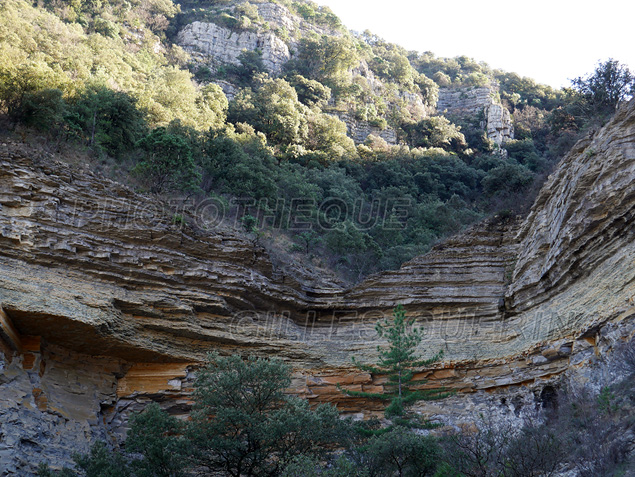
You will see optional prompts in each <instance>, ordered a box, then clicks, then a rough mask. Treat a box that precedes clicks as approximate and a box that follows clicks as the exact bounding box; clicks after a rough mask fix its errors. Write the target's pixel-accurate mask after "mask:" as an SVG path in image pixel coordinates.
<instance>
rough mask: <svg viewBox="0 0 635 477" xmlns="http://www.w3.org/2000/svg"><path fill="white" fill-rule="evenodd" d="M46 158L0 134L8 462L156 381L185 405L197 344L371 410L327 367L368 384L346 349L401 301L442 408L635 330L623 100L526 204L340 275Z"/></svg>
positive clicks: (447, 410) (106, 415)
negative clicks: (426, 246) (384, 267)
mask: <svg viewBox="0 0 635 477" xmlns="http://www.w3.org/2000/svg"><path fill="white" fill-rule="evenodd" d="M57 159H58V158H56V157H55V156H52V155H49V154H46V153H43V152H41V151H39V150H38V149H35V148H31V147H29V146H26V145H23V144H16V143H6V144H0V307H1V311H0V337H1V340H0V343H1V344H0V351H1V353H0V357H1V359H0V426H1V428H0V466H2V468H3V469H5V472H6V473H7V474H8V475H29V474H30V473H32V472H33V469H34V468H35V466H36V465H37V462H39V461H40V460H47V461H49V462H51V463H52V464H53V465H54V466H59V465H62V464H63V463H64V462H68V460H69V459H70V453H71V449H78V450H80V451H81V450H85V449H86V446H87V445H88V442H90V441H91V440H94V439H98V438H101V439H116V438H117V436H121V435H123V433H124V432H125V426H126V420H127V415H128V414H129V413H130V412H131V411H133V410H138V409H141V408H142V407H143V406H144V405H145V404H146V403H147V402H149V401H151V400H158V401H160V402H161V403H162V405H163V406H164V407H166V408H168V409H170V411H171V412H172V413H175V414H179V413H186V412H187V410H188V406H189V398H188V393H189V391H190V390H191V384H192V379H193V375H194V373H195V370H196V366H197V365H198V364H199V363H200V362H201V361H202V360H203V359H204V356H205V353H206V352H208V351H210V350H219V351H220V352H222V353H233V352H239V353H242V354H247V353H253V354H257V355H261V356H278V357H281V358H283V359H285V360H288V361H289V362H291V363H292V364H293V365H294V367H295V370H296V371H295V380H294V388H295V390H296V392H297V393H299V394H300V395H302V396H305V397H306V398H308V399H310V400H311V401H312V402H323V401H330V402H334V403H336V404H337V406H338V408H339V409H340V410H341V411H343V412H348V413H369V412H376V411H379V409H378V408H377V407H376V406H377V404H375V403H367V402H363V401H362V400H358V399H355V398H349V397H346V396H343V395H342V394H341V393H338V392H337V390H336V389H335V384H336V383H338V382H340V383H345V384H349V385H351V386H357V387H358V389H377V387H378V386H381V385H382V383H381V382H380V381H374V380H373V379H372V377H371V376H369V375H367V374H364V373H360V372H358V371H357V370H355V369H354V368H352V367H351V366H350V358H351V356H357V357H358V358H360V359H361V360H363V361H372V360H373V359H374V358H375V357H376V345H377V343H378V341H377V337H376V335H375V334H374V331H373V327H374V323H375V322H376V320H377V319H378V318H379V317H380V316H382V315H383V314H386V313H390V311H391V309H392V308H393V307H394V306H395V305H397V304H400V303H401V304H403V305H404V306H405V308H406V310H407V313H408V314H410V315H412V316H416V317H417V319H418V320H419V322H421V323H422V324H423V325H424V326H425V329H426V332H427V339H426V340H425V343H424V345H422V349H421V351H422V352H423V353H434V352H436V351H437V350H438V349H443V350H444V351H445V361H444V362H443V363H440V364H438V365H437V366H436V367H435V368H434V369H431V370H422V376H427V377H428V378H429V379H431V380H432V381H433V383H435V384H443V385H446V386H448V387H452V388H455V389H457V390H459V391H460V392H459V393H458V394H457V395H456V396H454V397H453V398H452V399H451V400H449V401H444V402H442V403H437V404H435V405H428V406H423V407H421V411H422V412H426V413H427V414H430V415H437V416H439V418H442V419H443V420H445V421H446V422H448V423H454V422H459V421H461V420H465V419H469V414H470V413H472V412H474V410H479V409H484V408H488V409H499V410H500V412H501V413H506V412H508V413H510V414H509V415H510V416H516V417H518V416H523V415H527V414H528V413H531V412H535V409H536V407H539V406H540V402H541V401H540V400H541V399H542V398H541V396H543V395H544V394H545V389H547V387H549V386H555V385H556V384H557V382H558V380H559V379H560V376H563V375H565V374H567V375H575V374H576V373H578V374H580V373H582V374H584V373H587V371H585V370H588V369H591V368H590V366H594V365H595V364H594V363H596V362H597V360H599V359H601V358H602V357H604V356H607V355H609V354H610V352H611V349H612V347H613V345H614V344H615V343H617V342H619V341H620V340H624V339H627V338H630V337H632V334H633V331H634V324H633V317H634V316H635V305H634V300H635V298H634V297H635V262H633V257H635V240H634V238H635V226H634V225H633V224H634V223H635V222H634V221H633V214H634V211H635V189H634V188H633V186H632V178H633V177H635V101H632V102H630V103H628V104H626V105H623V106H622V108H621V109H620V110H619V112H618V114H617V115H616V116H615V118H614V119H613V120H612V121H611V122H609V123H608V124H607V125H606V126H605V127H604V128H603V129H602V130H600V131H599V132H598V133H596V134H595V135H594V136H593V137H590V138H588V139H586V140H583V141H581V142H580V143H579V144H578V145H576V147H575V148H574V149H573V150H572V151H571V153H570V154H569V155H568V156H567V157H566V158H565V159H564V160H563V161H562V163H561V164H560V165H559V166H558V168H557V170H556V171H555V172H554V173H553V175H552V176H551V177H550V179H549V180H548V182H547V183H546V185H545V186H544V188H543V190H542V191H541V192H540V194H539V197H538V199H537V201H536V203H535V205H534V207H533V209H532V211H531V213H530V215H529V217H528V218H527V219H526V220H524V221H522V222H521V223H516V222H512V223H500V222H497V221H496V220H493V221H490V222H487V223H484V224H481V225H479V226H476V227H474V228H472V229H470V230H468V231H467V232H466V233H464V234H462V235H460V236H457V237H454V238H452V239H450V240H448V241H446V242H444V243H443V244H440V245H439V246H437V247H436V248H435V249H434V250H433V251H432V252H431V253H429V254H427V255H425V256H422V257H418V258H416V259H414V260H412V261H411V262H409V263H407V264H405V265H404V266H403V267H402V268H401V269H400V270H398V271H392V272H385V273H381V274H378V275H375V276H372V277H370V278H368V279H367V280H365V281H364V282H362V283H360V284H358V285H357V286H355V287H354V288H352V289H343V288H342V287H340V286H339V285H338V284H337V283H334V282H333V283H330V282H328V281H321V280H319V279H316V278H315V277H311V273H310V272H301V271H300V270H298V272H297V273H293V274H290V273H283V272H282V271H281V270H278V269H277V268H276V267H274V266H273V265H272V262H271V261H270V260H269V258H268V257H267V254H266V253H265V251H264V250H263V249H262V248H260V247H258V246H257V245H255V244H254V243H253V242H252V241H250V240H248V239H246V238H244V237H243V236H241V235H240V234H238V233H236V232H235V231H233V230H232V229H230V228H224V227H222V226H220V225H219V224H218V223H217V221H216V220H214V214H213V213H212V211H211V207H210V204H206V203H203V204H199V205H198V208H195V207H194V206H192V207H189V208H186V210H183V208H182V207H181V208H180V209H178V213H179V214H183V215H184V216H185V217H186V222H187V224H185V225H181V224H179V225H176V224H174V223H173V217H174V214H175V210H176V209H175V205H174V204H172V205H169V204H160V203H157V202H156V200H154V199H153V198H152V197H145V196H142V195H138V194H135V193H133V192H132V191H130V190H128V189H126V188H124V187H122V186H120V185H118V184H116V183H114V182H111V181H109V180H106V179H104V178H103V177H101V176H99V175H97V174H93V173H91V172H89V171H87V170H83V169H82V168H81V167H78V166H69V165H68V164H67V163H63V162H60V161H58V160H57ZM179 222H180V221H179ZM506 397H513V398H514V399H511V398H510V399H509V400H506V399H507V398H506ZM502 398H505V399H502ZM503 402H506V403H508V404H502V403H503Z"/></svg>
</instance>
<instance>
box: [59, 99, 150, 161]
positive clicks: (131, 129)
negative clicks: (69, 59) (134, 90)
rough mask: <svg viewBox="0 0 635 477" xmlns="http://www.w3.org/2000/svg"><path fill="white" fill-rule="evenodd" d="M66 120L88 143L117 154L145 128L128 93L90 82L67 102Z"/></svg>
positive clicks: (126, 147) (140, 113) (129, 145)
mask: <svg viewBox="0 0 635 477" xmlns="http://www.w3.org/2000/svg"><path fill="white" fill-rule="evenodd" d="M68 109H69V111H68V114H67V115H66V122H67V123H68V125H69V127H70V128H71V130H74V131H78V132H79V133H80V135H81V137H83V138H84V139H85V140H86V142H87V143H88V145H89V146H97V147H103V148H104V149H105V150H106V151H107V152H108V153H110V154H112V155H114V156H119V155H121V154H123V153H124V152H125V151H130V150H131V149H132V147H133V146H134V144H135V143H136V141H137V140H138V139H139V137H140V136H141V135H142V133H143V132H144V130H145V126H146V125H145V120H144V116H143V113H142V112H141V111H140V110H139V109H138V108H137V100H136V99H135V98H133V97H132V96H130V95H129V94H128V93H124V92H122V91H113V90H111V89H109V88H107V87H105V86H91V87H88V88H87V89H86V90H85V91H84V92H82V93H81V94H80V95H79V96H78V97H77V98H75V100H74V101H73V102H72V103H71V105H70V106H69V108H68Z"/></svg>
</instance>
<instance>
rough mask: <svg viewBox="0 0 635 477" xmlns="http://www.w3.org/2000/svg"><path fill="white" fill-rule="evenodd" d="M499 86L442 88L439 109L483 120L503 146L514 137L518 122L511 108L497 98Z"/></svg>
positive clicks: (490, 132) (489, 131) (491, 133)
mask: <svg viewBox="0 0 635 477" xmlns="http://www.w3.org/2000/svg"><path fill="white" fill-rule="evenodd" d="M496 94H497V89H496V88H494V87H492V86H483V87H481V88H456V89H454V88H441V89H440V90H439V101H438V103H437V111H438V112H439V113H443V114H447V115H449V116H458V117H461V118H466V119H471V120H473V121H474V120H475V121H478V122H479V126H480V127H481V129H483V130H484V131H485V132H486V133H487V137H488V138H489V139H490V140H492V141H493V142H494V143H495V144H498V145H499V146H500V145H502V144H504V143H506V142H507V141H510V140H512V139H514V124H513V122H512V118H511V114H510V113H509V110H508V109H507V108H505V107H504V106H503V105H501V104H500V102H497V101H496V100H495V97H496Z"/></svg>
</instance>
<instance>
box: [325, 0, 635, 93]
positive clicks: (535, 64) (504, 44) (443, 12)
mask: <svg viewBox="0 0 635 477" xmlns="http://www.w3.org/2000/svg"><path fill="white" fill-rule="evenodd" d="M316 1H317V3H318V4H321V5H328V6H329V7H330V8H331V9H332V10H333V12H335V14H337V15H338V16H339V17H340V18H341V19H342V21H343V22H344V24H345V25H346V26H347V27H348V28H350V29H352V30H358V31H363V30H365V29H369V30H371V31H372V32H373V33H375V34H377V35H379V36H381V37H382V38H384V39H385V40H387V41H390V42H393V43H397V44H399V45H401V46H403V47H404V48H406V49H408V50H416V51H432V52H433V53H435V54H436V55H437V56H449V57H454V56H459V55H467V56H470V57H473V58H474V59H475V60H477V61H485V62H486V63H488V64H489V65H490V66H491V67H493V68H501V69H503V70H505V71H513V72H516V73H518V74H520V75H522V76H529V77H531V78H534V79H535V80H537V81H539V82H541V83H546V84H549V85H551V86H554V87H560V86H569V81H568V79H570V78H574V77H576V76H583V75H585V74H587V73H590V72H592V71H593V69H594V68H595V66H596V64H597V62H598V60H602V61H604V60H607V59H608V58H613V59H615V60H618V61H619V62H620V63H624V64H626V65H628V67H629V68H630V70H631V72H633V73H635V2H634V1H633V0H602V1H598V2H591V1H588V0H577V1H570V0H533V1H515V0H506V1H503V0H480V1H479V0H434V1H425V0H423V1H413V0H316Z"/></svg>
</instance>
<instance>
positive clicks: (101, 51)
mask: <svg viewBox="0 0 635 477" xmlns="http://www.w3.org/2000/svg"><path fill="white" fill-rule="evenodd" d="M277 3H280V4H282V5H285V6H286V7H287V8H289V9H290V11H291V12H292V13H293V14H295V15H297V16H298V17H300V18H302V19H304V21H306V22H308V24H310V25H315V26H316V27H319V28H321V29H322V31H331V32H332V33H333V34H324V35H318V34H317V33H315V32H313V33H307V34H306V35H304V36H298V35H299V33H298V30H297V29H296V30H295V31H294V32H292V33H289V32H284V31H281V30H276V34H277V35H279V36H280V38H286V39H287V40H288V41H291V40H293V41H294V43H293V45H295V46H296V48H297V51H295V55H294V57H293V59H292V60H291V61H289V62H288V63H287V64H286V65H285V68H284V71H283V72H282V73H281V75H280V76H279V77H272V76H270V75H269V74H268V73H267V72H266V71H265V68H264V66H263V63H262V57H261V52H258V51H257V50H256V51H245V52H243V54H242V55H241V57H240V65H233V64H225V65H210V66H211V68H210V67H208V66H205V65H201V64H199V63H196V62H194V61H193V60H192V59H191V58H190V56H189V55H188V54H187V53H186V52H184V51H183V50H182V49H181V48H180V47H179V46H177V45H176V44H175V43H173V40H174V38H175V34H176V32H177V31H178V29H179V28H180V27H181V26H183V25H184V24H186V23H187V22H189V21H192V20H194V19H206V20H209V21H215V22H217V23H220V24H222V25H224V26H226V27H228V28H232V29H235V30H249V29H251V30H254V29H267V28H270V26H269V25H268V24H267V22H264V21H263V19H262V18H260V16H259V14H258V8H256V6H255V5H254V4H251V3H240V4H238V5H234V2H231V1H229V0H228V1H225V0H223V1H220V0H216V1H200V0H199V1H194V0H192V1H188V2H183V4H182V6H178V5H176V4H175V3H173V2H172V1H171V0H131V1H124V0H109V1H105V0H90V1H89V0H74V1H73V2H62V1H59V0H45V1H44V0H42V1H40V2H35V3H32V2H27V1H26V0H6V1H4V2H2V4H0V112H1V113H2V121H3V123H4V125H5V126H7V127H8V128H9V129H13V130H19V131H21V133H22V134H27V133H28V134H33V135H44V136H45V137H46V138H47V140H48V144H49V147H55V148H66V149H65V150H67V151H72V152H68V153H69V154H77V153H81V154H84V155H85V156H88V157H91V159H90V160H92V161H93V164H94V166H95V167H96V168H99V169H101V170H105V171H106V172H108V171H110V173H111V174H116V175H117V178H118V179H119V180H125V181H128V182H129V183H130V184H132V185H133V186H134V187H136V188H138V189H139V190H140V191H146V192H150V193H154V194H159V195H161V196H163V197H167V196H170V195H176V196H182V197H184V196H187V197H190V198H192V197H193V198H194V201H195V202H197V201H201V200H202V199H204V198H209V197H213V198H215V200H217V201H218V203H219V204H220V205H221V206H222V207H223V208H224V210H223V213H224V216H225V217H226V218H229V219H231V220H228V221H227V223H243V224H247V225H248V226H246V229H247V232H248V233H251V234H252V235H253V237H254V239H255V240H259V241H261V243H263V244H264V245H266V246H268V247H270V248H271V249H272V250H273V251H274V252H276V253H274V255H275V254H280V253H283V254H288V253H298V254H300V253H302V254H304V255H305V256H308V258H309V259H310V260H312V261H313V263H314V264H315V265H323V266H326V267H329V268H331V269H334V270H337V271H339V272H341V275H342V276H343V277H346V278H348V279H351V280H357V279H359V278H361V277H363V276H365V275H367V274H368V273H371V272H374V271H377V270H381V269H388V268H395V267H398V266H399V265H400V264H401V263H402V262H404V261H405V260H408V259H410V258H412V257H413V256H415V255H418V254H420V253H423V252H425V251H427V250H428V249H429V248H430V247H431V246H432V245H433V244H434V243H435V242H437V241H438V240H439V239H441V238H443V237H445V236H447V235H449V234H452V233H455V232H457V231H459V230H461V229H462V228H463V227H465V226H466V225H467V224H470V223H473V222H475V221H477V220H479V219H480V218H482V217H484V216H485V215H488V214H493V213H497V212H503V214H502V215H501V217H503V216H505V217H507V216H510V215H511V214H513V213H516V212H522V211H523V210H524V209H525V208H526V207H527V205H528V204H529V203H530V201H531V197H532V191H535V190H536V189H537V187H538V186H539V184H540V182H541V179H542V178H543V177H544V176H545V174H546V173H547V172H548V171H549V170H550V167H551V166H552V164H553V163H554V162H555V161H556V160H557V159H558V157H560V156H561V155H562V154H563V153H564V152H565V151H566V150H567V148H568V147H569V146H570V145H571V144H572V142H573V141H574V140H575V138H576V137H578V135H579V134H580V132H581V131H583V130H584V129H585V127H586V126H587V125H588V124H589V123H591V122H593V121H592V118H596V117H598V114H600V113H602V114H606V112H607V111H609V110H610V107H609V108H608V109H607V108H606V107H604V106H602V104H604V102H606V101H608V102H609V103H611V105H612V107H613V108H614V107H615V104H614V103H615V101H616V100H619V99H623V98H624V97H625V96H628V95H629V94H630V93H631V89H630V88H631V87H632V78H631V77H630V76H629V75H630V73H628V71H624V68H623V67H622V66H621V65H619V64H617V62H614V63H611V62H608V63H606V64H604V65H602V66H601V67H602V68H609V69H610V70H611V71H609V72H606V71H605V72H604V73H602V74H600V73H599V72H598V77H597V78H596V80H597V81H595V80H594V79H593V78H587V79H583V78H579V81H577V80H576V81H575V82H574V84H573V87H572V89H570V90H568V91H554V90H553V89H552V88H549V87H547V86H543V85H539V84H536V83H535V82H534V81H532V80H530V79H528V78H520V77H519V76H517V75H515V74H513V73H505V72H502V71H499V70H492V69H490V68H489V67H488V66H487V65H485V64H483V63H476V62H475V61H474V60H471V59H469V58H466V57H459V58H455V59H442V58H435V57H434V55H432V54H431V53H423V54H418V53H413V52H408V51H405V50H404V49H402V48H400V47H399V46H397V45H394V44H390V43H388V42H386V41H384V40H382V39H381V38H378V37H377V36H375V35H373V34H372V33H370V32H364V33H362V34H352V33H350V32H349V31H348V30H346V29H345V28H344V27H343V26H342V25H341V23H340V21H339V19H337V17H336V16H335V15H333V13H332V12H331V11H330V10H328V9H327V8H326V7H318V6H317V5H315V4H314V3H311V2H305V1H300V2H298V1H290V0H284V1H283V0H277ZM294 35H295V37H294ZM290 44H291V43H290ZM360 68H361V69H362V70H367V72H366V73H364V75H360V74H353V73H352V71H353V70H354V69H360ZM611 74H613V76H611ZM613 77H615V78H617V80H618V82H621V84H622V87H621V89H620V92H619V93H618V94H617V96H615V95H611V94H609V95H608V96H606V88H605V90H602V88H603V85H604V86H606V87H608V88H609V89H610V90H612V89H614V88H613V86H612V85H614V84H616V83H615V82H612V83H609V82H607V81H609V80H611V81H612V79H613ZM373 78H374V79H373ZM221 79H223V80H225V81H229V82H231V83H232V84H234V85H235V86H236V87H238V88H239V89H238V91H237V93H236V95H235V97H233V99H232V100H231V101H228V100H227V97H226V96H225V94H224V93H223V91H222V90H221V88H220V87H219V86H218V85H216V84H215V83H214V81H217V80H221ZM493 82H498V83H499V84H500V100H501V101H502V103H503V104H505V105H506V106H507V107H508V108H509V109H510V110H511V111H512V112H513V117H514V123H515V130H516V137H517V139H516V140H514V141H511V142H508V143H507V144H505V145H504V149H505V151H502V152H503V153H501V150H500V149H499V148H497V147H496V146H495V145H494V144H492V143H491V141H489V140H488V139H487V138H486V137H485V136H484V133H483V131H482V130H481V129H480V126H479V125H478V124H477V123H478V121H476V123H475V122H469V121H466V120H465V118H450V119H451V120H452V121H454V123H453V122H451V120H449V119H448V118H445V117H443V116H431V117H430V116H428V115H427V111H424V110H422V109H421V108H424V109H425V108H431V107H433V106H434V105H435V104H436V101H437V97H438V91H439V87H453V88H464V87H473V86H480V85H484V84H493ZM405 95H414V97H417V98H419V100H420V102H419V103H417V102H415V103H416V104H419V105H420V106H418V107H413V104H415V103H409V102H408V101H406V100H405V99H404V98H405ZM602 95H605V96H606V97H605V96H602ZM338 114H339V115H342V114H344V115H349V116H352V117H353V118H355V119H356V120H358V121H366V122H368V123H369V124H370V125H372V126H374V127H376V128H378V130H382V129H385V128H387V127H391V128H392V129H393V130H394V131H395V133H396V135H397V138H398V141H399V145H389V144H387V143H386V142H385V141H384V140H383V139H381V138H380V137H378V136H376V135H371V136H369V137H368V139H367V140H366V142H365V143H364V144H359V145H355V144H354V143H353V141H352V140H351V139H350V138H348V137H347V135H346V134H347V132H346V131H347V129H346V125H345V124H344V122H343V121H342V120H341V119H339V117H338ZM237 219H240V220H237Z"/></svg>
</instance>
